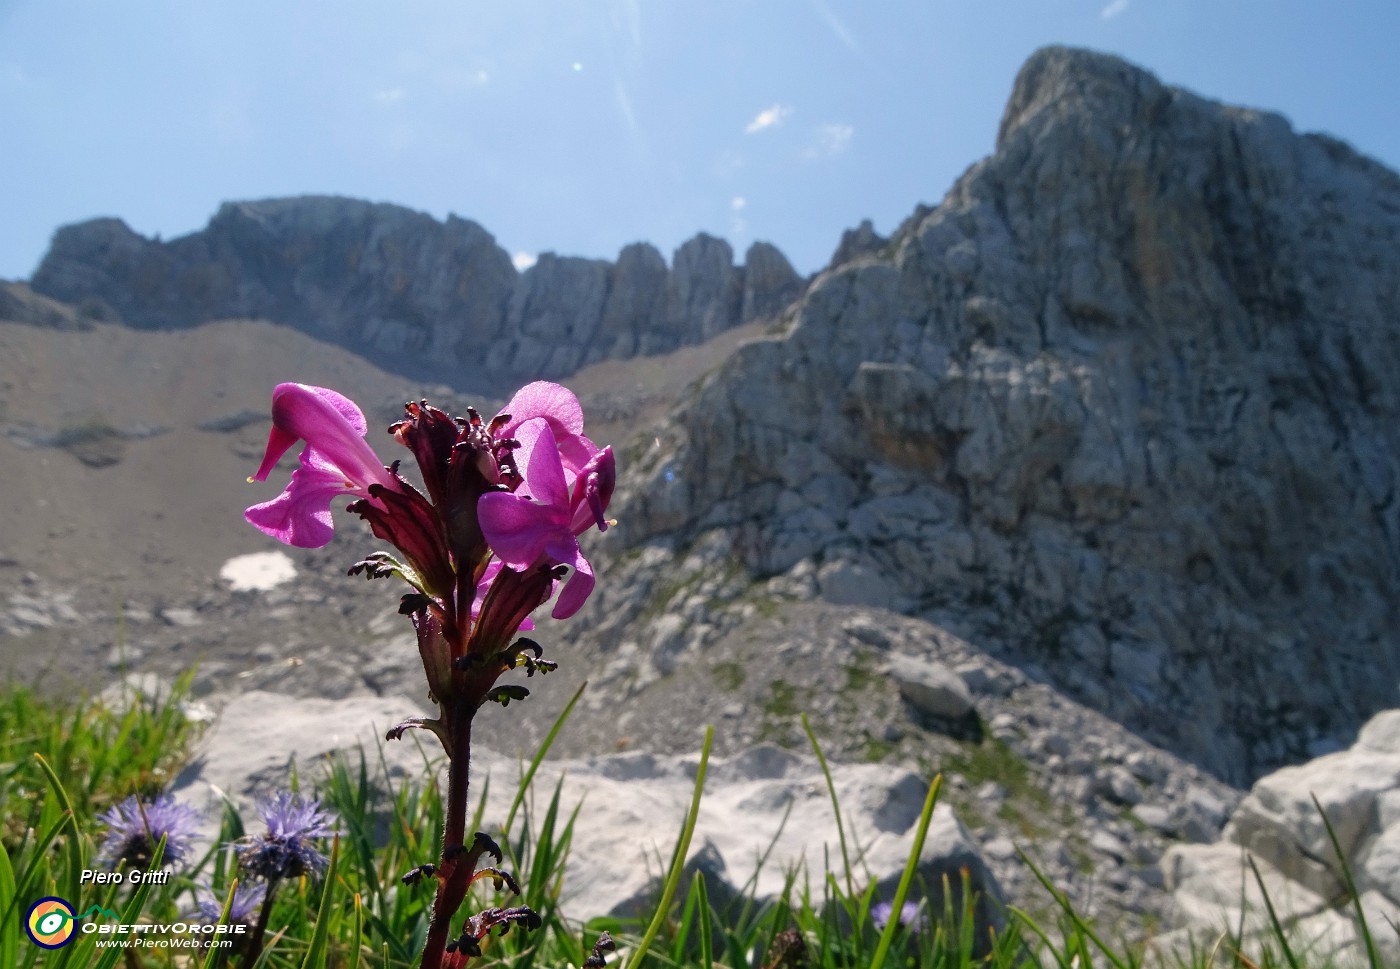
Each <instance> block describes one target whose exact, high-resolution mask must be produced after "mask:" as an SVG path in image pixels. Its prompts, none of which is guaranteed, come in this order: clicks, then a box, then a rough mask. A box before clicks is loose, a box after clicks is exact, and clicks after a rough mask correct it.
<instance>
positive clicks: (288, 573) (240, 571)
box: [219, 552, 297, 592]
mask: <svg viewBox="0 0 1400 969" xmlns="http://www.w3.org/2000/svg"><path fill="white" fill-rule="evenodd" d="M296 574H297V569H296V566H295V565H293V564H292V560H291V558H290V557H288V555H287V553H285V552H253V553H252V554H250V555H235V556H234V557H233V558H231V559H229V560H228V561H227V562H225V563H224V565H223V568H221V569H219V578H221V579H223V580H224V581H225V582H227V583H228V584H229V585H230V586H231V587H232V588H233V591H234V592H247V591H256V592H266V591H268V590H269V589H275V588H277V587H278V586H279V585H281V584H282V583H283V582H287V581H290V580H291V579H294V578H296Z"/></svg>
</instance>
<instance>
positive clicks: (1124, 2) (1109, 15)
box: [1099, 0, 1128, 20]
mask: <svg viewBox="0 0 1400 969" xmlns="http://www.w3.org/2000/svg"><path fill="white" fill-rule="evenodd" d="M1127 9H1128V0H1111V2H1110V3H1109V4H1108V6H1106V7H1104V8H1103V9H1102V10H1100V11H1099V16H1100V17H1102V18H1103V19H1104V20H1112V19H1113V18H1114V17H1116V16H1118V15H1119V14H1120V13H1122V12H1123V11H1124V10H1127Z"/></svg>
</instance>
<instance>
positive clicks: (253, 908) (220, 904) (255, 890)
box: [196, 882, 267, 925]
mask: <svg viewBox="0 0 1400 969" xmlns="http://www.w3.org/2000/svg"><path fill="white" fill-rule="evenodd" d="M266 896H267V886H266V885H257V884H253V883H251V882H239V883H238V887H237V888H236V889H234V891H233V904H232V905H231V906H230V907H229V910H228V922H229V924H230V925H237V924H238V923H239V922H242V923H243V924H244V925H252V924H253V919H254V918H255V917H256V916H257V913H258V908H259V906H261V905H262V903H263V899H264V898H265V897H266ZM225 897H227V896H220V895H219V894H218V893H217V892H215V891H214V890H213V889H212V888H206V889H202V890H201V891H200V892H199V894H198V896H197V898H196V901H197V903H198V904H199V914H200V915H201V916H202V917H203V918H204V920H205V921H206V922H210V923H215V922H218V921H219V919H221V918H223V915H224V898H225Z"/></svg>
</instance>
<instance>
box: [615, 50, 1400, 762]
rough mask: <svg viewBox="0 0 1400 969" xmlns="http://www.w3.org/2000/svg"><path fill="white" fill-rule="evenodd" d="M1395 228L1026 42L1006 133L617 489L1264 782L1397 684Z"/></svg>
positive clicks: (672, 524) (1389, 183)
mask: <svg viewBox="0 0 1400 969" xmlns="http://www.w3.org/2000/svg"><path fill="white" fill-rule="evenodd" d="M1397 246H1400V181H1397V179H1396V177H1395V175H1394V174H1393V173H1390V172H1387V171H1386V170H1384V169H1383V168H1382V167H1381V166H1379V165H1377V164H1376V163H1374V162H1371V161H1369V160H1366V159H1362V158H1360V156H1358V155H1356V153H1354V152H1352V151H1350V150H1349V149H1346V148H1345V146H1341V145H1340V144H1339V143H1337V142H1335V141H1334V140H1332V139H1328V138H1322V137H1318V136H1300V135H1297V134H1295V133H1294V132H1293V131H1292V130H1291V129H1290V127H1289V126H1288V124H1287V122H1286V121H1285V120H1284V119H1283V118H1281V117H1279V116H1278V115H1273V114H1268V113H1263V112H1258V111H1253V110H1247V109H1241V108H1231V107H1226V106H1222V105H1219V104H1216V103H1214V102H1211V101H1208V100H1206V99H1204V98H1201V97H1198V96H1196V95H1193V94H1190V93H1188V92H1185V91H1181V90H1179V89H1175V88H1171V87H1169V86H1166V85H1163V84H1161V83H1160V82H1159V81H1157V80H1156V79H1155V78H1153V77H1152V76H1151V75H1150V74H1148V73H1147V72H1145V71H1142V70H1140V69H1138V68H1135V67H1133V66H1131V65H1129V64H1126V63H1125V62H1123V61H1120V60H1118V59H1116V58H1112V57H1107V56H1105V55H1100V54H1093V53H1088V52H1083V51H1071V50H1067V49H1063V48H1052V49H1049V50H1046V51H1042V52H1040V53H1038V54H1037V55H1035V56H1034V57H1033V58H1032V59H1031V60H1030V62H1029V63H1028V64H1027V65H1026V67H1025V69H1024V70H1023V71H1022V72H1021V75H1020V77H1019V78H1018V80H1017V82H1016V86H1015V91H1014V92H1013V95H1012V98H1011V104H1010V106H1009V107H1008V109H1007V112H1006V120H1005V122H1004V123H1003V125H1002V131H1001V135H1000V137H999V140H998V145H997V151H996V153H995V154H994V155H992V156H991V157H990V158H988V159H985V160H984V161H982V162H980V163H978V164H977V165H974V166H973V167H972V168H971V169H970V170H969V171H968V173H967V174H966V175H965V176H964V177H963V178H962V179H961V180H960V181H959V182H958V183H957V184H956V185H955V186H954V187H953V188H952V190H951V191H950V192H949V193H948V195H947V197H946V198H945V199H944V200H943V202H942V203H941V204H940V205H939V206H937V207H936V208H932V209H920V210H919V211H918V212H917V213H916V214H915V216H914V217H913V218H911V219H910V220H908V221H907V222H906V223H905V224H904V226H903V227H901V229H900V230H899V231H898V232H897V233H896V234H895V236H894V238H893V239H892V240H891V241H890V244H889V245H888V246H887V247H885V248H884V249H882V250H881V251H878V252H869V253H867V254H866V255H865V256H863V257H862V258H860V259H856V260H852V261H850V262H846V263H844V264H839V265H837V266H836V267H835V268H833V269H831V270H829V271H828V272H826V273H823V274H822V275H821V276H819V277H818V278H817V279H816V280H815V281H814V282H813V283H812V285H811V286H810V287H809V288H808V290H807V291H806V293H805V294H804V295H803V297H802V298H801V300H800V301H799V302H798V303H797V305H796V306H795V308H794V311H793V318H794V325H793V326H792V327H791V328H790V329H789V330H788V331H787V332H786V333H785V334H783V335H781V336H775V337H772V338H770V339H767V340H763V341H759V342H756V343H752V344H750V345H748V346H746V347H743V348H742V349H741V350H740V352H739V353H738V354H736V355H735V357H734V358H732V359H731V360H730V362H729V363H728V365H727V366H726V367H725V368H724V369H722V370H721V371H720V372H719V373H718V374H717V375H716V376H715V378H714V379H713V380H712V381H710V382H709V383H708V384H707V385H706V386H705V388H704V390H703V391H702V393H701V394H700V395H699V396H698V397H697V399H696V400H695V401H693V402H692V403H690V404H689V405H687V406H686V407H685V408H683V409H682V410H680V411H679V412H678V414H677V417H678V422H677V423H676V425H675V426H674V427H673V428H672V430H671V432H670V434H669V437H663V438H662V440H663V447H661V448H655V449H652V450H651V451H650V452H648V453H647V454H646V455H645V456H644V458H643V466H642V467H640V468H638V469H637V470H636V472H635V476H633V477H631V478H629V480H628V481H627V482H626V484H625V487H624V489H623V492H622V494H623V498H622V500H623V501H624V502H625V508H624V510H623V512H622V513H621V514H620V515H619V518H620V519H622V520H623V521H625V522H627V523H628V526H627V527H628V528H629V530H630V531H629V534H630V535H631V536H632V537H633V538H634V539H635V540H636V541H638V542H639V543H640V542H654V541H661V540H664V541H666V542H667V543H670V544H674V545H676V546H677V547H679V548H682V549H684V548H687V547H688V546H689V543H691V542H693V541H695V540H696V538H697V536H701V535H716V534H718V535H727V536H730V543H731V545H730V553H729V554H730V555H731V556H732V558H733V560H734V561H736V562H738V563H742V565H743V566H744V567H745V568H746V569H747V570H749V573H750V574H751V575H755V576H758V577H774V580H777V579H783V581H785V582H786V583H787V587H790V588H793V589H798V590H803V591H802V594H804V595H819V596H822V597H826V598H829V599H831V601H836V599H834V598H832V597H836V596H839V597H841V598H842V599H844V600H846V601H849V599H850V597H851V596H852V595H855V596H856V597H857V598H859V597H861V596H864V597H866V598H865V601H864V604H866V605H872V606H881V607H886V608H894V609H896V610H899V611H903V612H907V613H911V614H916V615H920V616H923V617H925V618H928V619H931V620H933V621H935V622H937V623H941V624H944V625H945V626H947V628H950V629H953V630H956V631H957V632H958V634H959V635H962V636H964V637H965V638H967V639H968V640H969V641H971V642H973V643H974V644H975V645H977V646H978V647H979V648H982V649H985V650H986V651H987V652H990V653H992V654H994V655H998V656H1000V657H1003V658H1005V659H1008V660H1010V661H1012V662H1015V663H1017V664H1019V665H1022V666H1023V667H1025V668H1026V669H1028V670H1030V671H1032V675H1033V676H1036V677H1043V678H1044V679H1046V680H1048V681H1049V682H1052V683H1054V684H1056V685H1057V686H1059V687H1060V688H1062V689H1065V690H1067V691H1068V692H1069V693H1071V694H1072V695H1074V696H1075V697H1077V698H1079V699H1080V700H1082V701H1084V702H1087V703H1089V704H1090V705H1092V706H1095V707H1097V708H1098V709H1100V710H1103V711H1104V712H1106V713H1108V714H1109V715H1110V716H1112V717H1113V718H1114V719H1116V720H1118V721H1120V722H1122V723H1125V724H1126V725H1128V726H1129V727H1130V728H1131V729H1134V730H1137V731H1140V732H1141V733H1142V734H1143V735H1144V736H1146V737H1148V738H1149V739H1151V740H1153V741H1154V742H1158V743H1161V744H1163V745H1164V746H1166V747H1168V748H1170V749H1172V750H1174V751H1177V752H1179V753H1182V754H1184V755H1186V756H1188V757H1190V758H1192V759H1194V760H1196V761H1197V762H1198V763H1200V764H1202V765H1205V766H1207V767H1209V768H1210V769H1211V770H1214V771H1216V772H1217V773H1218V774H1219V775H1220V776H1222V777H1224V778H1227V779H1231V780H1233V781H1235V782H1242V781H1246V780H1249V779H1252V778H1254V777H1257V776H1258V775H1259V774H1260V773H1261V772H1262V771H1264V770H1267V769H1269V768H1271V767H1273V766H1276V765H1278V764H1281V763H1285V762H1288V761H1292V760H1297V759H1299V758H1301V757H1303V756H1305V755H1306V754H1307V753H1308V751H1309V750H1311V749H1315V748H1316V747H1317V745H1319V744H1322V743H1325V742H1326V741H1327V740H1328V739H1329V738H1335V737H1338V736H1342V735H1344V734H1345V733H1347V732H1348V731H1351V730H1354V729H1355V728H1356V726H1357V725H1359V724H1360V723H1361V722H1362V721H1363V720H1364V719H1365V718H1366V717H1367V716H1369V715H1370V714H1372V713H1374V712H1375V711H1377V710H1379V709H1383V708H1385V707H1388V706H1393V705H1395V704H1396V703H1397V700H1400V696H1398V695H1397V684H1400V635H1398V634H1397V632H1396V630H1400V613H1397V606H1396V603H1397V602H1400V503H1397V502H1396V486H1397V483H1400V459H1397V455H1400V430H1397V428H1400V424H1397V422H1396V420H1395V416H1396V412H1397V408H1400V396H1397V395H1400V379H1397V376H1396V375H1397V374H1400V330H1397V328H1396V326H1395V325H1394V321H1395V320H1396V319H1397V318H1400V277H1397V270H1396V268H1395V263H1394V260H1393V258H1392V256H1393V253H1394V252H1395V251H1396V250H1397ZM756 455H762V456H764V457H762V458H761V459H756V458H755V456H756ZM851 576H858V577H863V578H862V580H861V581H859V582H853V581H850V577H851ZM838 580H839V581H838Z"/></svg>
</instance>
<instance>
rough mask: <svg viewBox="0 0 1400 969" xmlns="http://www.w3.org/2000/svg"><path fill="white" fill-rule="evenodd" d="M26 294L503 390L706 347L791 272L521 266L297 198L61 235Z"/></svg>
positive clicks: (417, 229) (390, 221)
mask: <svg viewBox="0 0 1400 969" xmlns="http://www.w3.org/2000/svg"><path fill="white" fill-rule="evenodd" d="M31 286H32V288H33V289H34V290H35V291H36V292H38V293H41V294H43V295H46V296H49V297H53V298H55V299H59V300H63V301H65V302H68V303H73V304H77V305H78V306H80V307H82V308H84V309H85V310H86V311H87V312H88V313H89V314H90V315H92V316H95V317H97V318H103V319H111V318H117V319H120V320H122V321H124V322H126V323H127V324H129V325H132V326H136V327H141V328H174V327H190V326H195V325H198V324H200V323H204V322H207V321H210V320H217V319H235V318H238V319H244V318H246V319H264V320H269V321H272V322H276V323H282V324H285V325H288V326H292V327H295V328H297V329H300V330H303V331H305V332H307V333H309V334H311V335H312V336H315V337H318V338H320V339H325V340H329V341H331V342H334V343H338V344H340V345H342V346H344V347H347V348H349V349H352V350H356V351H359V352H362V353H367V354H369V355H372V356H373V357H375V358H376V360H379V361H380V362H390V363H393V364H395V365H396V366H397V368H398V369H400V370H405V371H408V372H412V373H415V374H417V375H423V374H425V373H431V374H432V375H433V376H435V377H437V378H439V379H451V380H452V382H454V383H455V384H457V385H459V386H460V385H461V384H462V383H464V382H466V381H481V380H483V379H489V380H490V381H493V382H496V383H499V384H501V386H505V385H506V384H509V383H511V382H512V381H518V380H519V379H522V378H530V379H533V378H536V377H560V376H563V375H566V374H569V373H572V372H574V371H575V370H577V369H578V368H579V367H581V366H584V365H586V364H589V363H593V362H596V361H598V360H602V359H607V358H627V357H632V356H634V355H637V354H655V353H662V352H665V351H668V350H673V349H675V348H676V347H678V346H683V345H687V344H693V343H700V342H702V341H704V340H706V339H708V338H710V337H712V336H714V335H715V334H717V333H720V332H722V331H724V330H727V329H730V328H732V327H735V326H738V325H739V324H741V323H748V322H752V321H753V320H755V319H760V318H764V317H766V316H770V315H773V314H775V313H777V312H779V311H781V310H782V309H783V308H784V307H785V306H786V305H787V303H788V302H789V301H790V300H791V299H793V298H794V297H795V296H796V295H797V294H798V292H799V291H800V290H801V287H802V279H801V277H799V276H798V274H797V273H796V272H795V271H794V270H793V268H792V266H791V264H790V263H789V262H788V261H787V259H786V258H785V257H784V256H783V255H782V253H780V252H779V251H778V250H777V249H775V248H774V247H773V246H771V245H768V244H767V243H761V242H759V243H754V244H753V245H752V246H750V247H749V250H748V253H747V255H746V259H745V264H744V265H742V266H736V265H734V253H733V250H732V249H731V248H730V246H729V244H728V243H727V242H725V241H723V240H721V239H717V238H714V237H712V236H707V235H704V234H703V233H702V234H700V235H697V236H696V237H694V238H693V239H691V240H690V241H688V242H686V243H685V244H683V245H682V246H681V247H680V248H679V249H678V250H677V251H676V253H675V256H674V259H673V264H672V265H671V266H670V267H668V266H667V264H666V260H665V259H664V257H663V256H662V255H661V253H660V252H658V251H657V249H656V248H655V247H654V246H651V245H648V244H645V243H639V244H635V245H631V246H628V247H627V248H625V249H623V250H622V252H621V253H620V254H619V256H618V259H617V261H616V262H608V261H607V260H602V259H582V258H577V257H571V256H558V255H555V254H553V253H545V254H543V255H541V256H540V257H539V260H538V261H537V262H536V263H535V264H534V265H533V266H531V267H530V268H528V269H526V270H525V271H524V272H523V273H521V272H518V271H517V270H516V268H515V266H514V265H513V264H512V262H511V258H510V255H509V254H508V253H507V252H506V251H505V250H504V249H502V248H501V247H500V246H499V245H498V244H497V243H496V240H495V239H494V238H493V237H492V236H491V234H490V233H488V232H487V231H486V230H485V229H483V228H482V227H481V226H479V225H477V224H476V223H475V222H470V221H468V220H466V219H461V218H458V217H457V216H448V218H447V220H446V221H445V222H439V221H437V220H436V219H434V218H433V217H431V216H429V215H426V214H424V213H421V212H415V211H413V210H411V209H406V208H403V207H400V206H396V205H387V204H374V203H370V202H364V201H359V200H355V199H347V198H335V197H299V198H286V199H268V200H264V201H258V202H230V203H226V204H224V205H223V206H222V207H220V209H219V211H218V212H217V213H216V214H215V215H214V217H213V218H212V219H210V221H209V224H208V225H207V226H206V227H205V228H204V229H203V230H202V231H199V232H195V233H193V234H191V235H187V236H184V237H181V238H178V239H173V240H170V241H169V242H161V241H159V240H154V239H147V238H145V237H143V236H141V235H138V234H137V233H135V232H133V231H132V230H131V229H130V228H129V227H128V226H127V225H126V223H124V222H122V221H121V220H120V219H115V218H102V219H93V220H90V221H87V222H82V223H79V224H76V225H69V226H65V227H63V228H61V229H59V230H58V231H57V232H56V233H55V234H54V239H53V244H52V246H51V247H50V250H49V252H48V253H47V254H46V256H45V257H44V260H43V262H42V263H41V264H40V266H39V268H38V270H37V271H36V272H35V274H34V278H33V280H32V281H31Z"/></svg>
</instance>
